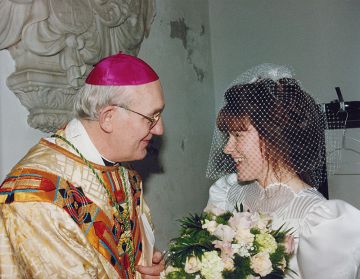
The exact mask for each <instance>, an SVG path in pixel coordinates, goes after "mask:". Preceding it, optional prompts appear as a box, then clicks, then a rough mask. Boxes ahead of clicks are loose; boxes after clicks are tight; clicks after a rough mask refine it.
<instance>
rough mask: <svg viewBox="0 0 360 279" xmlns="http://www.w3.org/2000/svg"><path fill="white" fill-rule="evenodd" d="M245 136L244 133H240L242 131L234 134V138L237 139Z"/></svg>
mask: <svg viewBox="0 0 360 279" xmlns="http://www.w3.org/2000/svg"><path fill="white" fill-rule="evenodd" d="M243 135H244V133H243V132H240V131H236V132H234V133H233V136H234V137H235V138H240V137H242V136H243Z"/></svg>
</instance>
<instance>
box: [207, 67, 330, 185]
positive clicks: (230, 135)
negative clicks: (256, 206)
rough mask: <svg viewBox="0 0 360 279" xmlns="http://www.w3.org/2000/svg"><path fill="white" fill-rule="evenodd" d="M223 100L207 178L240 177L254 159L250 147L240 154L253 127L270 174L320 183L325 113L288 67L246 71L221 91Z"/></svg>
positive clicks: (251, 165) (253, 165)
mask: <svg viewBox="0 0 360 279" xmlns="http://www.w3.org/2000/svg"><path fill="white" fill-rule="evenodd" d="M224 99H225V100H224V105H223V106H222V108H221V109H220V111H219V113H218V116H217V123H216V128H215V132H214V137H213V142H212V147H211V151H210V158H209V164H208V168H207V176H208V177H209V178H213V179H216V178H218V177H220V176H223V175H225V174H227V173H232V172H238V177H239V178H241V177H244V178H246V174H245V173H244V172H249V168H252V167H255V164H254V163H253V161H254V160H255V159H256V160H258V161H259V160H260V159H259V158H257V157H258V153H257V150H256V148H255V146H256V145H254V149H253V150H246V152H245V150H244V147H243V146H242V144H241V141H242V140H243V139H244V137H245V136H247V134H249V133H250V131H252V129H253V128H254V129H255V130H256V132H257V133H258V137H259V144H258V145H257V148H259V149H260V152H261V154H262V158H263V159H264V160H265V161H266V162H267V164H268V166H271V168H272V169H273V170H274V171H275V174H276V172H280V171H282V170H286V171H289V172H292V173H295V174H297V175H299V176H300V177H301V178H302V179H303V180H305V182H306V183H308V184H310V185H312V186H318V185H319V184H320V183H321V182H322V179H323V178H324V177H323V175H322V168H323V165H324V163H325V155H326V154H325V126H326V121H325V120H326V118H325V114H324V113H322V112H321V110H320V107H319V105H317V104H316V102H315V100H314V99H313V98H312V97H311V96H310V95H309V94H307V93H306V92H305V91H304V90H303V89H302V88H301V86H300V83H299V82H298V81H297V80H295V79H294V78H292V74H291V71H290V70H289V69H288V68H286V67H283V66H277V65H272V64H263V65H259V66H257V67H255V68H253V69H250V70H249V71H247V72H246V73H244V74H242V75H241V76H240V77H239V78H238V79H237V80H236V81H235V82H234V83H233V84H232V85H231V86H230V88H229V89H228V90H226V92H225V96H224ZM231 141H232V142H234V141H236V144H233V145H235V146H237V149H238V150H237V152H232V153H231V152H228V151H227V147H229V144H230V143H231ZM224 148H225V149H224ZM241 172H243V173H241ZM249 178H250V177H249Z"/></svg>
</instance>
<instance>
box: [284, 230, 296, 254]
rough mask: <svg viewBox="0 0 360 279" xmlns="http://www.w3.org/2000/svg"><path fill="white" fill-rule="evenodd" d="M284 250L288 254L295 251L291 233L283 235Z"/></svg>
mask: <svg viewBox="0 0 360 279" xmlns="http://www.w3.org/2000/svg"><path fill="white" fill-rule="evenodd" d="M284 245H285V252H286V253H287V254H289V255H291V254H293V253H294V251H295V239H294V237H293V236H292V235H289V234H288V235H287V236H285V243H284Z"/></svg>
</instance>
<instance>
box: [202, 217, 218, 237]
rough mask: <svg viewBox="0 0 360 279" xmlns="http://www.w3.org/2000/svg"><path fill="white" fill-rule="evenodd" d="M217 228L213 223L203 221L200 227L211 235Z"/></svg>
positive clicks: (216, 224)
mask: <svg viewBox="0 0 360 279" xmlns="http://www.w3.org/2000/svg"><path fill="white" fill-rule="evenodd" d="M217 226H218V223H216V222H215V221H209V220H205V224H203V225H202V228H203V229H206V230H207V231H208V232H209V233H211V234H213V233H214V231H215V230H216V228H217Z"/></svg>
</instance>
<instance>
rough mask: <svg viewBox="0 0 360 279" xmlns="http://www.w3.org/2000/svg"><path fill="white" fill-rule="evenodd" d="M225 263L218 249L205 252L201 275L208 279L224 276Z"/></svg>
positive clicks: (218, 278) (217, 278)
mask: <svg viewBox="0 0 360 279" xmlns="http://www.w3.org/2000/svg"><path fill="white" fill-rule="evenodd" d="M223 270H224V263H223V261H222V260H221V258H220V257H219V256H218V253H217V252H216V251H211V252H205V253H204V255H203V256H202V258H201V271H200V273H201V275H202V276H204V277H205V278H206V279H220V278H223V276H222V272H223Z"/></svg>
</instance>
